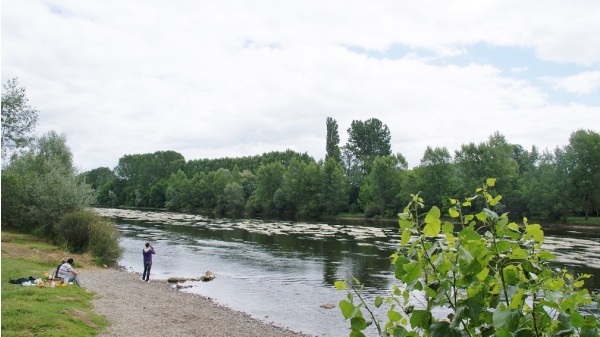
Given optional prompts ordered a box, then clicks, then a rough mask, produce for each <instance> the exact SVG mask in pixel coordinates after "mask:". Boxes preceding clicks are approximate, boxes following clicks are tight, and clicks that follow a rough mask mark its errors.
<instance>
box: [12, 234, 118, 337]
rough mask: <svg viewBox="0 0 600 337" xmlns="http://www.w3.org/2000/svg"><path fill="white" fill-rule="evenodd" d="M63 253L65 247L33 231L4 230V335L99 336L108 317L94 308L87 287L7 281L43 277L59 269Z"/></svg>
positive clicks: (77, 260) (92, 296)
mask: <svg viewBox="0 0 600 337" xmlns="http://www.w3.org/2000/svg"><path fill="white" fill-rule="evenodd" d="M22 252H28V254H23V253H22ZM64 256H66V253H65V252H64V251H60V250H58V249H57V248H56V247H55V246H52V245H50V244H48V243H45V242H40V241H39V239H37V238H35V237H32V236H30V235H22V234H13V233H8V232H5V231H3V232H2V336H96V335H97V334H98V332H99V331H100V330H102V329H103V328H105V327H106V326H108V324H109V322H108V320H107V319H106V318H105V317H103V316H101V315H99V314H97V313H95V312H94V310H93V306H92V303H91V301H92V300H93V298H94V295H93V294H92V293H89V292H87V291H86V290H85V289H84V288H80V287H76V286H68V287H60V288H48V287H45V288H41V287H22V286H19V285H14V284H10V283H8V280H9V279H17V278H19V277H29V276H33V277H43V276H44V272H49V271H51V270H56V265H57V264H58V262H59V261H60V259H61V258H62V257H64ZM75 260H76V263H78V262H79V261H82V259H81V258H80V257H75Z"/></svg>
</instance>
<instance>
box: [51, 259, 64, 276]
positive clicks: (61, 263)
mask: <svg viewBox="0 0 600 337" xmlns="http://www.w3.org/2000/svg"><path fill="white" fill-rule="evenodd" d="M65 262H67V258H66V257H63V259H62V261H60V264H59V265H58V267H56V273H54V274H52V275H54V277H58V270H59V269H60V267H61V266H62V265H63V264H65Z"/></svg>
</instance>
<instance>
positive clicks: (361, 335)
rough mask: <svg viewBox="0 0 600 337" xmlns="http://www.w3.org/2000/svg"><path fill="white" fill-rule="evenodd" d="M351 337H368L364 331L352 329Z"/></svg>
mask: <svg viewBox="0 0 600 337" xmlns="http://www.w3.org/2000/svg"><path fill="white" fill-rule="evenodd" d="M350 337H366V336H365V334H364V333H362V332H360V331H350Z"/></svg>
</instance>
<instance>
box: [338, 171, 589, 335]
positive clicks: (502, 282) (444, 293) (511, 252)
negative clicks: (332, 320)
mask: <svg viewBox="0 0 600 337" xmlns="http://www.w3.org/2000/svg"><path fill="white" fill-rule="evenodd" d="M495 182H496V181H495V179H487V181H486V183H485V184H484V185H483V187H481V188H478V189H477V190H476V193H475V195H474V196H472V197H469V198H466V199H465V200H464V201H463V202H459V200H457V199H451V200H450V204H451V205H452V206H451V207H450V209H449V215H450V217H451V218H452V219H455V220H457V221H456V222H449V221H445V222H443V223H442V221H441V220H440V215H441V212H440V209H439V208H438V207H435V206H434V207H432V208H431V209H430V210H429V211H428V212H426V213H422V212H421V209H422V208H423V199H422V198H421V197H419V195H412V200H411V201H410V203H409V204H408V206H407V207H406V208H405V209H404V212H402V213H400V214H399V217H400V220H399V225H400V229H401V243H400V247H399V249H398V252H397V253H395V254H393V256H392V264H393V265H394V266H395V277H396V278H397V279H398V280H399V282H400V283H399V284H398V285H397V286H394V287H393V289H392V293H391V294H390V295H389V297H386V298H384V297H381V296H378V297H377V298H376V299H375V302H374V304H373V306H370V305H368V304H367V303H366V302H365V301H364V300H363V298H362V297H361V290H362V284H361V282H360V280H357V279H352V280H342V281H337V282H336V287H337V288H338V289H341V290H344V289H348V287H349V292H348V296H347V299H346V300H342V301H341V302H340V304H339V306H340V309H341V311H342V314H343V316H344V318H345V319H347V320H350V328H351V333H350V336H351V337H359V336H365V335H364V333H363V331H364V330H365V329H366V328H367V327H368V326H369V325H371V324H375V326H376V329H377V331H378V333H379V336H397V337H404V336H406V337H408V336H430V337H445V336H461V337H462V336H484V337H487V336H496V337H509V336H513V337H533V336H536V337H537V336H540V337H541V336H548V337H549V336H582V337H596V336H598V335H599V332H600V320H599V309H600V308H599V306H600V305H599V301H600V296H598V294H595V295H594V294H592V293H590V292H589V291H588V290H587V289H585V288H583V285H584V280H585V279H586V278H589V277H590V275H570V274H569V273H567V271H566V270H560V269H553V268H551V266H550V265H549V263H550V262H551V261H552V260H553V259H554V258H555V257H554V255H553V254H552V253H550V252H548V251H544V250H542V249H541V246H542V243H543V240H544V232H543V231H542V229H541V227H540V225H538V224H529V223H528V222H527V219H526V218H525V219H523V224H522V225H518V224H517V223H515V222H511V221H510V220H509V218H508V214H507V213H502V214H498V213H496V212H495V211H494V210H493V209H494V208H495V207H497V206H498V204H499V201H500V200H501V199H502V197H501V196H500V195H493V194H492V192H491V189H492V188H493V187H494V185H495ZM478 202H483V208H482V210H481V211H480V212H477V213H469V212H465V209H468V208H469V207H471V206H472V205H474V204H476V203H478ZM409 298H414V299H416V300H417V301H418V302H419V304H420V305H419V306H418V307H417V306H413V305H409ZM593 301H595V304H593ZM384 304H385V305H388V306H389V310H388V311H387V319H385V320H383V321H381V320H380V319H379V318H378V317H376V315H375V313H374V310H373V309H374V308H380V307H381V306H382V305H384ZM594 306H595V307H594ZM437 309H445V310H446V312H449V314H448V315H447V317H438V316H436V315H435V314H434V313H435V312H436V310H437ZM438 312H439V311H438ZM442 312H443V311H442Z"/></svg>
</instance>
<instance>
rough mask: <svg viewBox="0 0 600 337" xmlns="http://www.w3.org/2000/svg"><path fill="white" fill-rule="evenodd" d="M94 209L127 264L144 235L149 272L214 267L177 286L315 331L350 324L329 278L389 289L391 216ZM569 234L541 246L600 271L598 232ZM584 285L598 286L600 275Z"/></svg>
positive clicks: (334, 332)
mask: <svg viewBox="0 0 600 337" xmlns="http://www.w3.org/2000/svg"><path fill="white" fill-rule="evenodd" d="M97 211H98V212H99V213H101V214H103V215H106V216H111V217H114V218H115V219H117V224H118V228H119V230H120V232H121V233H122V234H123V238H122V241H121V245H122V246H123V248H124V250H125V251H124V255H123V258H122V259H121V261H120V262H119V263H120V264H121V265H123V266H125V267H127V268H128V269H129V270H132V271H136V272H141V271H142V270H143V265H142V254H141V250H142V247H143V245H144V243H145V242H146V241H151V242H152V243H153V246H154V247H155V250H156V251H157V254H156V255H155V258H154V264H153V267H152V275H151V278H153V279H166V278H169V277H174V276H177V277H186V278H192V277H199V276H201V275H203V274H204V273H205V272H206V271H208V270H210V271H211V272H213V273H214V274H215V275H216V276H217V278H216V279H215V280H214V281H212V282H187V283H185V285H193V287H191V288H186V289H185V290H184V291H188V292H192V293H198V294H201V295H204V296H206V297H210V298H212V299H214V300H215V301H216V302H217V303H220V304H223V305H226V306H229V307H231V308H233V309H236V310H241V311H244V312H247V313H249V314H251V315H252V316H254V317H256V318H258V319H261V320H264V321H266V322H274V323H275V324H277V325H280V326H284V327H288V328H290V329H292V330H296V331H302V332H305V333H309V334H313V335H315V336H347V335H348V333H349V330H348V326H349V323H348V322H345V321H344V320H343V316H342V315H341V313H340V311H339V308H338V307H337V303H338V302H339V301H340V300H342V299H344V298H345V296H346V293H345V292H340V291H337V290H335V288H334V287H333V283H334V282H335V281H337V280H340V279H342V278H346V279H347V278H350V277H356V278H357V279H359V280H361V282H363V283H364V284H365V287H366V288H365V295H366V297H367V298H369V299H372V298H374V297H375V296H376V295H380V294H381V295H387V294H388V292H389V289H391V287H392V286H393V285H394V284H397V283H396V281H395V278H394V276H393V275H394V273H393V268H392V267H391V265H390V258H389V256H390V255H391V254H392V253H393V252H394V251H395V250H396V248H397V246H398V243H399V240H398V231H397V228H396V225H395V223H393V222H391V223H384V224H381V223H379V224H376V225H373V224H367V223H361V222H352V223H339V222H331V223H306V222H291V221H273V220H271V221H263V220H259V219H242V220H233V219H209V218H206V217H203V216H200V215H189V214H179V213H168V212H141V211H131V210H117V209H97ZM563 234H564V233H563ZM567 234H568V237H559V236H558V233H555V234H554V236H547V240H546V242H545V246H544V249H548V250H550V251H552V252H554V253H555V254H556V255H557V256H558V260H559V261H558V265H559V266H561V267H565V268H567V269H568V270H569V272H570V273H572V274H579V273H587V274H591V275H593V276H594V275H600V273H598V271H600V248H599V246H600V245H598V242H599V241H600V239H599V238H598V237H596V238H593V237H592V238H590V237H589V235H588V236H587V237H586V236H579V237H578V235H577V233H567ZM587 286H588V287H589V288H592V289H596V290H599V289H600V276H597V277H592V279H591V280H589V282H588V284H587ZM368 303H372V301H371V300H369V301H368ZM324 304H334V305H335V308H333V309H326V308H323V307H322V306H323V305H324Z"/></svg>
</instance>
